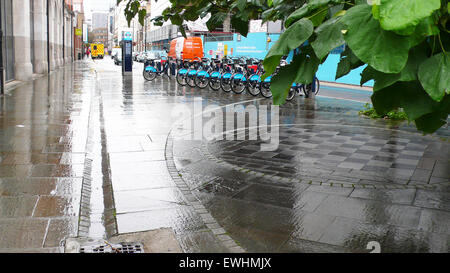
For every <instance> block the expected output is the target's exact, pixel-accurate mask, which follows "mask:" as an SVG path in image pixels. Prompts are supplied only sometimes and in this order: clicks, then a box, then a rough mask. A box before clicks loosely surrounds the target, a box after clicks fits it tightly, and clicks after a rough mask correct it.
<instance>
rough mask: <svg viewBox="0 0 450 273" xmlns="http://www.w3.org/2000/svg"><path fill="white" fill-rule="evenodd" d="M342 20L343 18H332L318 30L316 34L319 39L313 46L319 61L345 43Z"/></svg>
mask: <svg viewBox="0 0 450 273" xmlns="http://www.w3.org/2000/svg"><path fill="white" fill-rule="evenodd" d="M341 18H342V17H334V18H331V19H330V20H328V21H326V22H325V23H323V24H322V25H320V26H319V27H318V28H316V30H315V33H316V34H317V38H316V40H314V41H313V42H312V43H311V45H312V47H313V48H314V51H315V52H316V55H317V57H318V58H319V59H322V58H323V57H325V56H326V55H327V54H328V53H329V52H330V51H331V50H333V49H335V48H336V47H338V46H341V45H343V44H344V43H345V40H344V36H343V35H342V32H341V31H342V28H343V27H344V25H343V24H342V23H341V22H340V19H341Z"/></svg>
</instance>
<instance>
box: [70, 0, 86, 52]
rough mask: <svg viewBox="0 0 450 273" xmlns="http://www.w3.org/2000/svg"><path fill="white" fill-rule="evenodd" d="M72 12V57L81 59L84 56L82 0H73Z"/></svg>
mask: <svg viewBox="0 0 450 273" xmlns="http://www.w3.org/2000/svg"><path fill="white" fill-rule="evenodd" d="M73 12H74V14H75V15H74V16H75V18H76V19H75V22H76V23H75V26H74V30H73V32H74V36H73V39H74V43H73V52H74V59H75V60H81V59H82V58H83V56H84V52H85V49H84V42H83V23H84V5H83V0H73Z"/></svg>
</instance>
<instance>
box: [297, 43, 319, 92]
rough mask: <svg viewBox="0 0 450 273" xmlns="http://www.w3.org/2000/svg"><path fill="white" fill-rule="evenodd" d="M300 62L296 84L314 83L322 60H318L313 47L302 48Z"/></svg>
mask: <svg viewBox="0 0 450 273" xmlns="http://www.w3.org/2000/svg"><path fill="white" fill-rule="evenodd" d="M298 60H299V61H298V62H299V67H298V70H297V76H296V77H295V83H302V84H310V83H312V82H313V80H314V76H315V75H316V72H317V69H319V64H320V60H319V59H318V58H317V56H316V54H315V53H314V50H313V49H312V47H311V46H309V45H308V46H306V47H302V48H301V53H300V55H299V57H298Z"/></svg>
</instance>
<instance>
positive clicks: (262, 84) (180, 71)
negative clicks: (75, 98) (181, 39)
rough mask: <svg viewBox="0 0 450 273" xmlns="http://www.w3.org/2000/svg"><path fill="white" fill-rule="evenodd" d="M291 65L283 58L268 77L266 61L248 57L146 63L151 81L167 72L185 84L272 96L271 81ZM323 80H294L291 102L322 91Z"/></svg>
mask: <svg viewBox="0 0 450 273" xmlns="http://www.w3.org/2000/svg"><path fill="white" fill-rule="evenodd" d="M285 65H287V61H286V58H283V59H282V60H281V62H280V65H279V66H278V67H277V69H276V71H275V73H274V74H273V75H271V76H269V77H267V78H266V79H264V80H261V76H262V75H263V74H264V68H263V65H262V60H259V59H255V58H246V57H235V58H229V57H224V58H222V59H215V58H211V59H209V58H196V59H194V60H184V61H181V60H173V59H171V58H161V59H158V60H153V59H150V60H147V61H146V62H145V65H144V71H143V76H144V78H145V79H146V80H147V81H152V80H154V79H155V78H156V77H157V76H163V75H166V76H167V77H169V78H173V77H175V78H176V81H177V82H178V84H180V85H182V86H186V85H188V86H190V87H198V88H200V89H204V88H206V87H208V86H209V87H210V88H211V89H212V90H214V91H219V90H220V89H222V91H224V92H227V93H229V92H234V93H236V94H242V93H243V92H244V91H247V93H249V94H251V95H253V96H258V95H260V94H261V95H262V96H263V97H265V98H271V97H272V93H271V91H270V82H271V79H272V77H273V76H275V75H276V74H277V73H278V71H279V69H280V68H281V67H282V66H285ZM319 89H320V83H319V80H318V79H317V78H314V81H313V83H312V84H308V85H304V84H297V83H294V84H293V85H292V87H291V89H290V91H289V94H288V96H287V99H286V100H287V101H291V100H293V99H294V97H295V96H296V95H300V96H302V95H303V94H304V95H305V97H309V96H310V95H311V94H312V93H314V94H315V95H317V94H318V93H319Z"/></svg>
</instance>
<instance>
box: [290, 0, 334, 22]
mask: <svg viewBox="0 0 450 273" xmlns="http://www.w3.org/2000/svg"><path fill="white" fill-rule="evenodd" d="M340 2H341V1H339V0H311V1H309V3H308V4H305V5H303V6H302V7H301V8H299V9H297V10H296V11H294V12H293V13H292V14H291V15H289V17H288V18H287V19H286V22H285V26H286V27H289V26H290V25H292V24H293V23H294V22H295V21H297V20H300V19H302V18H303V17H305V16H306V15H309V14H311V13H312V12H313V11H314V10H315V9H317V8H319V7H322V6H324V5H327V4H329V3H334V4H337V3H340Z"/></svg>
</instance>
